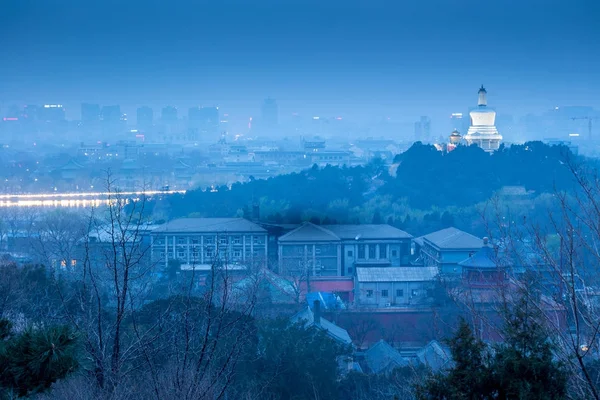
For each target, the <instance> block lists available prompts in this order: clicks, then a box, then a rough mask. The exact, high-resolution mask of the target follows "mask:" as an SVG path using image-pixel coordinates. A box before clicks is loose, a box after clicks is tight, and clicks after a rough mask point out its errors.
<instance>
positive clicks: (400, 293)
mask: <svg viewBox="0 0 600 400" xmlns="http://www.w3.org/2000/svg"><path fill="white" fill-rule="evenodd" d="M410 295H411V296H412V297H415V296H418V295H419V290H417V289H413V290H412V291H411V293H410ZM367 297H373V290H370V289H369V290H367ZM381 297H389V293H388V290H387V289H383V290H382V291H381ZM396 297H404V290H403V289H396Z"/></svg>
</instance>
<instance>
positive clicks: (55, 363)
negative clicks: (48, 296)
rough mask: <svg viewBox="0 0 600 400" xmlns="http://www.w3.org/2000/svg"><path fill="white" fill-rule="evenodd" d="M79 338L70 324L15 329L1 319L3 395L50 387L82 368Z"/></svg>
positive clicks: (0, 390) (0, 384)
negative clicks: (16, 330)
mask: <svg viewBox="0 0 600 400" xmlns="http://www.w3.org/2000/svg"><path fill="white" fill-rule="evenodd" d="M79 356H80V354H79V353H78V348H77V338H76V336H75V334H74V332H73V331H72V330H71V329H70V328H69V327H68V326H52V327H48V328H46V327H40V328H28V329H26V330H24V331H22V332H18V333H16V332H13V330H12V324H11V323H10V322H9V321H8V320H6V319H2V320H0V398H2V399H4V398H14V397H25V396H28V395H30V394H32V393H40V392H43V391H45V390H47V389H49V388H50V386H51V385H52V384H53V383H54V382H56V381H57V380H59V379H63V378H65V377H66V376H67V375H69V374H71V373H73V372H75V371H76V370H77V368H78V367H79V361H78V358H79Z"/></svg>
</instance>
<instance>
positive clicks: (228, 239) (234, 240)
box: [154, 235, 265, 245]
mask: <svg viewBox="0 0 600 400" xmlns="http://www.w3.org/2000/svg"><path fill="white" fill-rule="evenodd" d="M188 238H189V243H190V244H200V243H202V239H201V237H200V236H191V237H187V236H178V237H177V240H176V242H177V244H188ZM251 238H252V239H251ZM171 241H172V239H169V242H171ZM250 242H252V243H254V244H263V243H264V242H265V238H264V237H262V236H246V243H250ZM154 243H155V244H158V245H161V244H165V237H157V238H156V239H155V240H154ZM203 243H204V244H216V243H218V244H243V237H242V236H213V235H211V236H204V241H203Z"/></svg>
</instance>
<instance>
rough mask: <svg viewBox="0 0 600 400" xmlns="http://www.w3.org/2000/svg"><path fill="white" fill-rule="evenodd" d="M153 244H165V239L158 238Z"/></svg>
mask: <svg viewBox="0 0 600 400" xmlns="http://www.w3.org/2000/svg"><path fill="white" fill-rule="evenodd" d="M155 242H156V244H165V238H162V237H160V238H158V239H156V240H155Z"/></svg>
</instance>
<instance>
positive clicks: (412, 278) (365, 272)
mask: <svg viewBox="0 0 600 400" xmlns="http://www.w3.org/2000/svg"><path fill="white" fill-rule="evenodd" d="M438 272H439V270H438V267H369V268H360V267H359V268H356V276H357V278H358V281H359V282H425V281H432V280H434V279H435V278H436V277H437V275H438Z"/></svg>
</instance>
